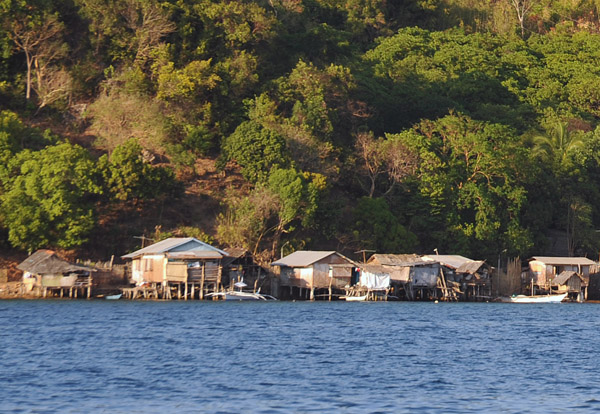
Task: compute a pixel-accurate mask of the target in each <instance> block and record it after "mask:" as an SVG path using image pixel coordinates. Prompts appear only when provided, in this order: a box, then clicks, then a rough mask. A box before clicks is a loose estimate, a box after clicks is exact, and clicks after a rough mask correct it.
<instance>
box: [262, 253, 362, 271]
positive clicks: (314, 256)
mask: <svg viewBox="0 0 600 414" xmlns="http://www.w3.org/2000/svg"><path fill="white" fill-rule="evenodd" d="M333 254H335V255H337V256H339V257H341V258H343V259H345V260H347V261H348V263H354V262H353V261H352V260H350V259H348V258H347V257H345V256H343V255H341V254H340V253H338V252H336V251H334V250H331V251H320V250H319V251H316V250H298V251H295V252H294V253H292V254H288V255H287V256H285V257H283V258H281V259H279V260H277V261H275V262H273V263H271V266H287V267H307V266H310V265H312V264H313V263H316V262H318V261H320V260H323V259H324V258H326V257H328V256H331V255H333Z"/></svg>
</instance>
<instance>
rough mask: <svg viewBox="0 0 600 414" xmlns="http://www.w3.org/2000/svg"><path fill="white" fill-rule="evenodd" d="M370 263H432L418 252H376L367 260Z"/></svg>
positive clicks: (395, 264) (410, 264)
mask: <svg viewBox="0 0 600 414" xmlns="http://www.w3.org/2000/svg"><path fill="white" fill-rule="evenodd" d="M367 263H369V264H377V265H382V266H418V265H427V264H430V263H431V262H430V261H425V260H422V259H421V258H420V257H419V256H418V255H416V254H381V253H378V254H374V255H373V256H371V257H370V258H369V260H368V261H367Z"/></svg>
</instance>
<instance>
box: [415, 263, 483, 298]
mask: <svg viewBox="0 0 600 414" xmlns="http://www.w3.org/2000/svg"><path fill="white" fill-rule="evenodd" d="M423 259H424V260H427V261H435V262H438V263H439V264H440V265H441V269H442V272H443V278H442V282H443V283H444V284H446V286H447V289H448V290H449V291H453V292H454V293H455V294H456V295H457V296H461V297H462V298H463V299H464V300H487V299H489V298H491V294H492V278H491V276H492V272H491V268H490V266H489V265H488V264H487V263H486V262H485V260H472V259H469V258H467V257H464V256H461V255H443V254H436V255H431V256H423Z"/></svg>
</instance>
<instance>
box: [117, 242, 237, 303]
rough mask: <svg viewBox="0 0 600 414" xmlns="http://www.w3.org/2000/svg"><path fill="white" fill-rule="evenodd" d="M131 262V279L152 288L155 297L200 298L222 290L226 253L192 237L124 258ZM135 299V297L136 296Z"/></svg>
mask: <svg viewBox="0 0 600 414" xmlns="http://www.w3.org/2000/svg"><path fill="white" fill-rule="evenodd" d="M122 257H123V258H124V259H128V260H131V279H132V281H133V282H134V283H136V285H150V286H152V287H153V289H154V292H156V293H155V295H156V296H162V298H164V299H170V298H172V296H173V293H174V292H173V291H176V294H177V296H178V298H182V295H183V298H185V299H186V300H187V299H188V297H191V298H194V297H195V293H196V292H198V296H199V298H200V299H203V298H204V294H205V293H210V292H217V291H219V290H220V289H221V282H222V281H221V277H222V266H221V265H222V260H223V258H224V257H227V253H226V252H224V251H223V250H220V249H217V248H216V247H213V246H211V245H209V244H207V243H204V242H202V241H200V240H198V239H195V238H193V237H171V238H168V239H166V240H162V241H160V242H158V243H154V244H152V245H150V246H148V247H144V248H142V249H140V250H137V251H135V252H133V253H129V254H127V255H125V256H122ZM134 296H135V295H134Z"/></svg>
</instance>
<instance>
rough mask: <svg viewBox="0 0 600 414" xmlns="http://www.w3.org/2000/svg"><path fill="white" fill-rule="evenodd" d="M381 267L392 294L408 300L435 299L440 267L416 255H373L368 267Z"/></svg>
mask: <svg viewBox="0 0 600 414" xmlns="http://www.w3.org/2000/svg"><path fill="white" fill-rule="evenodd" d="M373 265H375V266H381V267H382V268H384V269H386V270H387V271H388V272H389V275H390V285H391V287H392V291H393V294H395V295H399V296H405V297H406V298H407V299H409V300H414V299H428V298H437V293H438V292H437V290H438V279H439V276H440V265H439V264H438V263H436V262H431V261H426V260H423V259H421V257H420V256H418V255H416V254H374V255H373V256H371V257H370V258H369V260H368V261H367V267H368V266H373Z"/></svg>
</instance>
